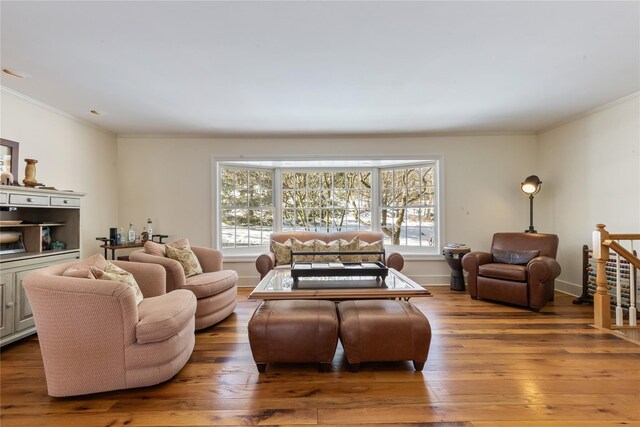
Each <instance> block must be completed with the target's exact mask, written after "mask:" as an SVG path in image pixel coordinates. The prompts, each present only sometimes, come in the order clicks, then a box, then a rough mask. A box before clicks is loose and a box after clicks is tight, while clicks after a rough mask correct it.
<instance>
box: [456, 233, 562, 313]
mask: <svg viewBox="0 0 640 427" xmlns="http://www.w3.org/2000/svg"><path fill="white" fill-rule="evenodd" d="M557 251H558V236H556V235H555V234H542V233H540V234H538V233H496V234H494V235H493V242H492V243H491V253H487V252H470V253H468V254H466V255H465V256H464V257H463V258H462V266H463V268H464V269H465V270H466V271H467V273H469V275H468V276H467V281H468V287H469V294H470V295H471V298H473V299H477V298H482V299H488V300H493V301H500V302H505V303H509V304H515V305H520V306H525V307H529V308H530V309H532V310H534V311H538V310H540V309H541V308H542V307H544V305H545V304H546V303H547V301H552V300H553V292H554V282H555V279H556V277H558V276H559V275H560V265H559V264H558V262H557V261H556V260H555V258H556V253H557Z"/></svg>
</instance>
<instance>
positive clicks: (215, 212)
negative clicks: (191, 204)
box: [211, 155, 445, 262]
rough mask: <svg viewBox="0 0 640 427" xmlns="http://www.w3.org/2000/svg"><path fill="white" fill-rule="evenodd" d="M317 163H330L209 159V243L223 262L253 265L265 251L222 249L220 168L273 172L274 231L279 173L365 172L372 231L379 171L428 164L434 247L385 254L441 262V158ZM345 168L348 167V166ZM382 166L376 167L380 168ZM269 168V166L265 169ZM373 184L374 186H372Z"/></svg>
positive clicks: (275, 227) (377, 224) (376, 220)
mask: <svg viewBox="0 0 640 427" xmlns="http://www.w3.org/2000/svg"><path fill="white" fill-rule="evenodd" d="M317 160H318V163H319V164H320V163H326V162H331V163H332V165H331V166H328V167H327V166H322V167H320V168H313V167H311V166H312V164H310V163H309V160H308V159H304V158H298V159H296V158H277V159H276V158H275V157H270V158H251V159H245V158H239V157H234V158H230V157H229V158H220V157H214V156H212V157H211V182H212V192H211V193H212V197H211V199H212V204H211V211H212V215H211V229H212V242H213V243H214V246H215V247H216V248H219V249H221V250H222V251H223V253H224V255H225V260H227V261H230V262H234V261H235V262H240V261H252V260H254V259H255V256H256V255H257V254H259V253H261V252H263V251H265V250H268V247H266V246H252V247H243V248H222V234H221V222H220V220H221V218H220V215H221V212H222V211H221V208H222V206H221V200H220V195H221V183H220V179H219V176H220V167H219V166H220V165H222V164H227V165H229V166H231V167H244V165H243V163H244V162H248V164H246V167H247V168H248V169H269V170H273V171H274V175H273V197H274V207H275V209H274V211H273V231H280V230H281V229H282V219H283V215H282V212H283V209H282V173H283V172H285V171H291V170H295V171H306V172H317V171H318V169H321V170H322V171H325V170H336V171H337V170H342V171H344V170H354V169H358V170H367V171H371V172H372V176H371V179H372V181H371V182H372V186H374V185H375V187H374V188H372V192H371V222H372V228H377V229H378V230H379V229H380V219H381V218H380V209H381V208H380V200H381V183H380V175H381V174H380V171H381V170H384V169H403V168H405V167H411V166H417V165H422V164H425V163H428V162H433V164H434V167H435V171H434V180H435V202H434V206H435V218H434V223H435V226H434V246H433V247H421V246H406V245H400V246H394V245H391V244H389V243H385V247H386V248H387V250H397V251H399V252H401V253H402V254H403V255H404V256H405V259H407V260H428V259H441V247H442V245H443V242H444V241H445V240H444V230H445V221H444V219H445V214H444V208H445V204H444V197H445V194H444V188H445V181H444V156H442V155H432V156H414V157H413V158H412V157H409V156H404V157H395V158H392V157H388V158H380V157H377V158H372V157H369V158H366V157H362V158H356V157H355V156H352V157H350V158H347V159H345V158H341V159H332V158H323V159H317ZM341 161H344V162H345V166H344V167H341V166H338V165H339V164H340V162H341ZM296 162H304V163H305V165H304V167H300V168H297V167H295V164H296ZM358 162H360V163H362V165H356V166H354V163H358ZM384 162H388V166H385V165H384ZM371 163H375V164H376V166H371V165H370V164H371ZM347 164H348V165H347ZM381 164H382V166H378V165H381ZM267 165H268V166H267ZM373 183H375V184H373Z"/></svg>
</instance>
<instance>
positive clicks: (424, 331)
mask: <svg viewBox="0 0 640 427" xmlns="http://www.w3.org/2000/svg"><path fill="white" fill-rule="evenodd" d="M338 315H339V316H340V340H341V341H342V346H343V347H344V352H345V355H346V356H347V361H348V362H349V364H350V365H351V370H352V371H354V372H357V371H358V369H359V368H360V362H392V361H402V360H412V361H413V366H414V367H415V369H416V371H421V370H422V368H423V367H424V364H425V362H426V361H427V356H428V354H429V344H430V343H431V326H430V325H429V321H428V320H427V318H426V316H425V315H424V314H422V312H420V310H418V309H417V308H415V307H414V306H413V305H412V304H410V303H409V302H407V301H396V300H358V301H343V302H341V303H339V304H338Z"/></svg>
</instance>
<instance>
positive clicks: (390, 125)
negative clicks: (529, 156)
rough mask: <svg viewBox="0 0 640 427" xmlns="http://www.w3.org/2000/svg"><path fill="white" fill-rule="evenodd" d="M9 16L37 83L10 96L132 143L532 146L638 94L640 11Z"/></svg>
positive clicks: (14, 5) (572, 6) (447, 5)
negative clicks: (133, 137) (373, 139)
mask: <svg viewBox="0 0 640 427" xmlns="http://www.w3.org/2000/svg"><path fill="white" fill-rule="evenodd" d="M0 15H1V51H0V53H1V64H0V65H1V66H2V67H3V68H8V69H11V70H14V71H18V72H23V73H28V74H30V75H31V77H30V78H27V79H15V78H11V77H8V76H5V75H2V79H1V81H0V83H1V84H2V86H4V87H6V88H9V89H12V90H14V91H17V92H20V93H22V94H25V95H27V96H29V97H31V98H35V99H37V100H39V101H42V102H44V103H46V104H49V105H51V106H54V107H56V108H58V109H60V110H62V111H65V112H67V113H69V114H72V115H74V116H77V117H80V118H83V119H85V120H90V121H92V122H94V123H96V124H97V125H98V126H100V127H103V128H105V129H108V130H111V131H113V132H116V133H118V134H140V133H144V134H165V133H177V134H211V135H214V134H337V133H340V134H342V133H366V134H370V133H395V132H401V133H405V132H406V133H447V132H469V131H473V132H475V131H478V132H492V131H503V132H511V131H523V132H528V131H539V130H541V129H545V128H547V127H549V126H551V125H553V124H554V123H558V122H561V121H564V120H566V119H568V118H570V117H572V116H575V115H577V114H580V113H582V112H585V111H587V110H590V109H592V108H595V107H598V106H601V105H604V104H606V103H609V102H612V101H614V100H616V99H619V98H622V97H625V96H627V95H630V94H632V93H635V92H638V91H639V90H640V2H638V1H628V2H613V1H588V2H578V1H575V2H537V3H536V2H360V1H356V2H308V1H305V2H188V1H167V2H58V1H51V2H27V1H4V0H3V1H2V2H1V3H0ZM91 109H96V110H98V111H100V112H103V116H101V117H93V116H92V115H91V114H89V110H91Z"/></svg>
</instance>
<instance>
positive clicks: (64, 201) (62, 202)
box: [51, 197, 80, 208]
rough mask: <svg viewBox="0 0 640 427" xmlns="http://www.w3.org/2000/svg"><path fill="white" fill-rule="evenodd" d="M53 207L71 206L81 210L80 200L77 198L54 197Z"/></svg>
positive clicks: (52, 199) (52, 200)
mask: <svg viewBox="0 0 640 427" xmlns="http://www.w3.org/2000/svg"><path fill="white" fill-rule="evenodd" d="M51 206H69V207H74V208H79V207H80V199H76V198H75V197H52V198H51Z"/></svg>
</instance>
